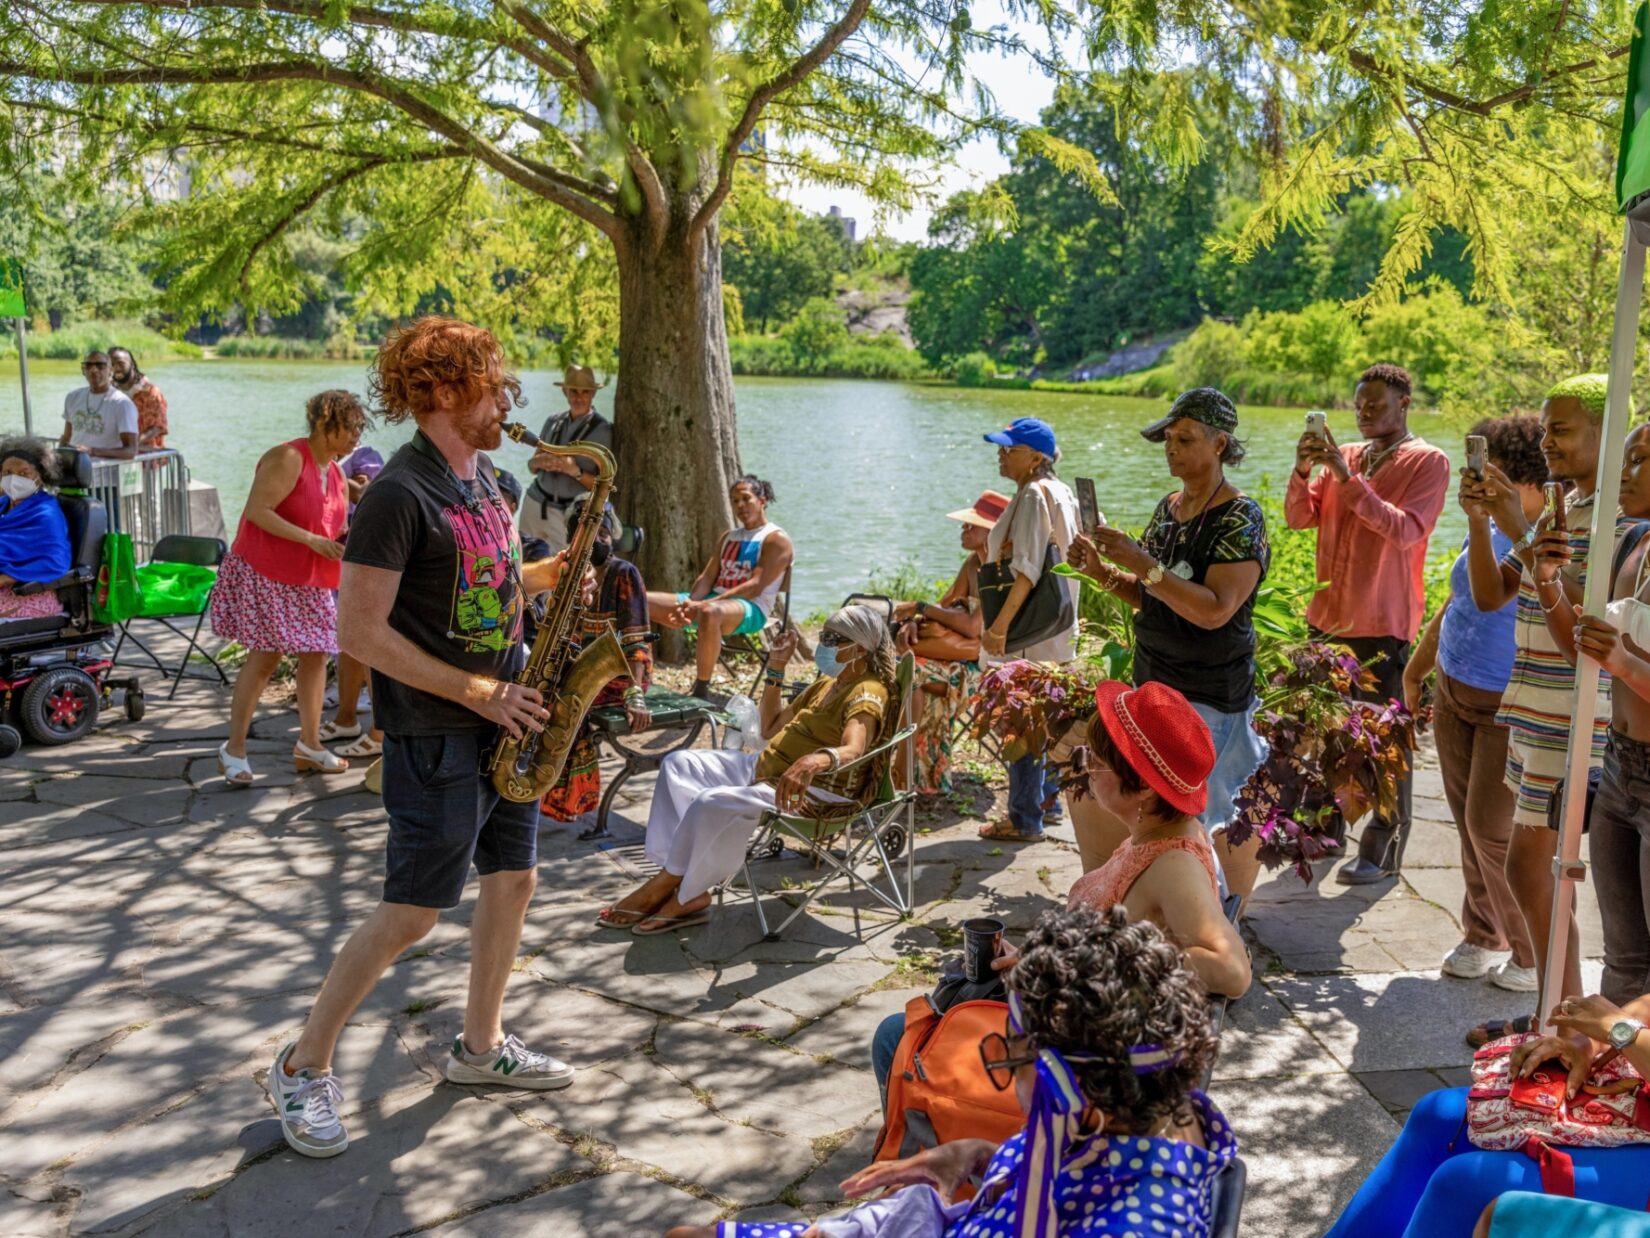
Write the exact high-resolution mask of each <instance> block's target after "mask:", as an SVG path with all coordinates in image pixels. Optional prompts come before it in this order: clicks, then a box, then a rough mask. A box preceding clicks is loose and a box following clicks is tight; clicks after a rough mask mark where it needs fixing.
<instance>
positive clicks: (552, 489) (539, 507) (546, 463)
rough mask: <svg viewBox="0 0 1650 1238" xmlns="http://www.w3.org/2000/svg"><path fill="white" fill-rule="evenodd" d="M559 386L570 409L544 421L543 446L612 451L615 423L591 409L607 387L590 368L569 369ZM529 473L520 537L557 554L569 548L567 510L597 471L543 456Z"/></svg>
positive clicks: (574, 461) (568, 459)
mask: <svg viewBox="0 0 1650 1238" xmlns="http://www.w3.org/2000/svg"><path fill="white" fill-rule="evenodd" d="M556 385H557V386H559V387H560V388H561V389H562V392H563V393H564V394H565V395H566V396H567V409H566V411H565V412H560V413H555V414H553V415H552V416H550V417H549V418H547V419H546V420H545V423H544V428H543V429H542V430H540V431H539V440H540V441H541V442H544V443H552V444H554V445H556V446H558V447H565V446H567V445H568V444H569V443H594V444H595V445H596V446H598V447H605V448H607V449H608V450H609V451H612V450H613V423H612V422H610V421H608V420H607V418H605V417H603V416H602V415H601V414H600V413H598V412H596V411H595V409H594V408H593V407H592V405H593V404H594V402H595V399H596V392H598V391H599V390H601V388H602V387H604V386H605V385H606V384H605V383H598V382H597V381H596V375H595V374H594V373H593V372H592V371H591V369H590V367H589V366H587V365H570V366H568V367H567V370H566V372H565V373H563V375H562V380H561V382H559V383H558V384H556ZM527 467H528V469H529V470H531V472H532V474H533V484H532V485H531V486H529V487H528V488H527V493H526V495H525V496H524V497H523V500H522V504H521V519H520V524H521V535H522V537H524V538H526V537H537V538H541V539H543V541H544V542H545V543H547V544H548V545H549V547H550V553H551V554H555V553H556V552H557V551H560V550H563V549H565V548H566V546H567V509H568V508H569V507H570V506H572V503H573V500H575V499H579V498H583V497H584V496H585V495H586V494H587V493H589V490H590V487H591V486H593V485H595V482H596V465H595V463H594V462H593V461H590V460H584V459H574V458H572V457H569V456H553V455H551V454H549V453H548V452H539V453H537V454H536V455H534V457H533V458H532V459H531V460H530V461H528V463H527Z"/></svg>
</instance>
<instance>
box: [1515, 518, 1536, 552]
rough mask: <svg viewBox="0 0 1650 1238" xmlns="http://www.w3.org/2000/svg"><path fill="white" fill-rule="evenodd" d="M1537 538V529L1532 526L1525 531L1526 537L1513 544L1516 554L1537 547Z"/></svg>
mask: <svg viewBox="0 0 1650 1238" xmlns="http://www.w3.org/2000/svg"><path fill="white" fill-rule="evenodd" d="M1535 537H1536V527H1535V525H1533V524H1532V525H1530V526H1528V527H1527V528H1526V529H1525V530H1524V536H1523V537H1521V538H1519V539H1518V540H1517V541H1516V542H1514V543H1513V544H1512V548H1513V551H1514V552H1515V553H1516V552H1518V551H1520V550H1528V549H1529V548H1530V547H1531V546H1533V545H1535Z"/></svg>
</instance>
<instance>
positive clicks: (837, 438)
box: [0, 360, 1464, 611]
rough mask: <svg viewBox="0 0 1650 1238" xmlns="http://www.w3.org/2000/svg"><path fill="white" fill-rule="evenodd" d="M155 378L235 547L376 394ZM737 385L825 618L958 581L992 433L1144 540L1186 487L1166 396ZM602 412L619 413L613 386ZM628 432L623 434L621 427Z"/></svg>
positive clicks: (262, 368)
mask: <svg viewBox="0 0 1650 1238" xmlns="http://www.w3.org/2000/svg"><path fill="white" fill-rule="evenodd" d="M29 373H30V378H31V384H30V387H31V394H32V397H33V406H34V425H35V430H36V433H48V434H50V435H52V436H53V437H55V436H56V435H57V434H59V433H61V431H62V408H63V397H64V395H65V394H66V393H67V392H69V391H70V390H71V389H73V388H75V387H78V386H81V385H82V380H81V378H80V375H79V372H78V369H77V367H75V366H74V365H72V364H70V363H66V362H38V361H37V362H31V363H30V365H29ZM148 373H149V375H150V377H151V378H153V379H154V381H155V382H156V383H157V384H158V385H159V386H160V387H161V389H162V390H163V391H164V392H165V393H166V397H167V400H168V403H169V405H170V409H171V414H170V416H171V426H172V432H171V435H170V437H169V438H168V443H169V445H171V446H173V447H176V448H178V449H179V450H181V451H182V452H183V454H184V458H185V459H186V460H187V462H188V464H189V468H190V471H191V473H192V474H193V476H194V477H195V478H196V479H198V480H201V481H205V482H209V483H211V484H212V485H214V486H216V487H217V488H218V491H219V494H220V496H221V500H222V504H223V513H224V519H225V521H226V522H227V524H228V527H229V530H230V533H231V537H233V533H234V529H235V523H236V521H237V520H238V518H239V516H240V511H241V506H242V503H243V502H244V500H245V497H246V491H247V487H248V485H249V484H250V482H251V477H252V470H253V467H254V465H255V464H256V463H257V460H258V457H259V455H260V454H262V452H263V451H265V450H266V449H267V448H268V447H270V446H271V445H272V444H274V443H277V442H281V441H285V440H287V439H291V438H296V437H298V436H299V435H301V434H302V433H303V432H304V419H303V406H304V401H305V399H306V398H307V397H308V396H310V395H312V394H313V393H315V392H316V391H320V390H322V389H324V388H328V387H345V388H348V389H350V390H353V391H356V392H363V391H364V390H365V387H366V371H365V367H364V366H363V365H362V364H361V363H358V362H308V361H231V360H220V361H185V362H171V363H164V364H156V365H153V366H151V367H150V368H149V370H148ZM521 377H522V382H523V389H524V391H525V393H526V395H527V397H528V405H527V407H526V408H525V409H523V410H521V412H520V413H519V414H518V416H519V417H520V419H521V420H522V421H523V422H524V423H525V424H527V425H528V426H529V427H531V428H532V429H533V430H535V431H537V430H538V428H539V426H540V425H542V424H543V421H544V418H545V417H546V416H548V415H549V414H550V413H552V412H555V411H557V410H559V409H560V408H562V407H563V404H562V402H561V400H560V394H561V393H560V392H559V391H557V390H556V388H555V385H554V384H555V380H556V377H557V376H556V374H555V373H553V372H546V371H530V372H528V373H525V374H523V375H522V376H521ZM735 387H736V393H737V400H738V415H739V447H740V452H741V455H742V458H743V461H744V464H745V467H746V468H747V469H749V470H750V471H752V472H755V473H758V474H760V475H761V476H763V477H766V478H768V479H769V480H771V481H772V482H773V484H774V488H775V490H776V491H777V492H778V496H779V499H778V502H777V503H775V504H774V506H773V507H772V508H771V509H770V514H771V516H772V518H773V519H774V520H775V521H776V522H778V523H779V524H780V525H782V526H783V527H784V528H785V529H786V530H788V531H789V532H790V534H791V536H792V538H793V539H794V540H795V542H796V546H797V560H796V569H795V576H794V578H795V589H796V595H797V605H798V606H799V607H800V608H801V609H802V610H803V611H812V610H815V609H818V608H821V607H827V606H830V605H831V604H833V603H834V602H837V601H840V599H841V598H842V597H843V595H845V594H847V593H850V592H853V591H854V590H856V589H861V588H863V587H864V586H865V583H866V580H867V578H868V577H869V575H870V574H871V573H872V572H883V573H886V572H891V571H893V570H895V569H897V568H899V567H901V566H902V565H903V564H906V563H911V564H914V565H915V566H916V568H917V569H918V570H919V571H920V572H921V573H922V574H923V575H924V576H925V577H927V578H929V579H940V578H946V579H949V578H950V576H951V575H952V574H953V573H954V572H955V570H956V565H957V562H958V559H959V556H960V552H959V550H958V547H957V525H956V524H955V523H954V522H952V521H949V520H946V519H945V518H944V517H945V513H946V512H948V511H953V510H955V509H957V508H960V507H964V506H967V505H968V504H969V503H971V502H972V501H973V500H974V498H975V497H976V496H977V495H978V494H979V492H980V491H981V490H983V489H986V488H987V487H990V488H994V489H1004V488H1005V484H1004V483H1003V482H1002V480H1001V479H1000V478H998V477H997V474H996V451H995V449H994V448H993V447H991V446H990V445H989V444H987V443H985V442H982V441H981V439H980V435H981V434H983V433H984V432H986V431H988V430H994V429H997V428H999V427H1001V426H1003V425H1005V424H1006V423H1007V422H1009V421H1010V420H1012V419H1013V418H1015V417H1018V416H1036V417H1041V418H1043V419H1044V420H1046V421H1048V422H1049V423H1050V424H1051V425H1052V426H1053V427H1054V429H1055V432H1056V434H1058V436H1059V440H1060V448H1061V451H1062V453H1063V455H1064V459H1063V460H1062V462H1061V465H1060V475H1061V477H1063V478H1064V479H1066V481H1067V482H1069V481H1070V480H1071V479H1072V478H1073V477H1076V476H1079V475H1081V476H1091V477H1094V478H1095V479H1096V486H1097V489H1098V491H1099V496H1100V503H1101V506H1102V508H1103V509H1104V510H1105V513H1106V516H1107V518H1108V519H1110V520H1111V521H1112V522H1113V523H1116V524H1120V525H1124V526H1127V527H1133V528H1138V527H1139V526H1140V525H1141V524H1142V523H1144V521H1145V520H1146V518H1147V517H1148V516H1149V515H1150V514H1151V510H1152V507H1153V506H1154V505H1155V504H1156V502H1157V500H1158V499H1159V498H1161V497H1162V496H1163V495H1164V494H1165V493H1167V492H1168V491H1169V490H1170V489H1171V488H1172V486H1173V479H1172V478H1170V477H1169V475H1168V472H1167V470H1166V469H1165V468H1164V465H1163V455H1162V449H1161V448H1160V447H1157V446H1154V445H1153V444H1150V443H1147V442H1145V441H1144V440H1142V439H1141V438H1140V436H1139V428H1140V427H1141V426H1142V425H1145V424H1146V423H1147V422H1149V421H1151V420H1152V419H1153V418H1155V417H1156V416H1159V415H1161V412H1162V409H1163V408H1164V404H1163V402H1161V401H1157V400H1131V399H1123V398H1110V397H1095V396H1085V395H1063V394H1054V393H1042V392H1027V391H975V390H963V389H960V388H950V387H928V386H918V385H911V384H904V383H876V382H854V381H846V380H844V381H836V380H823V379H772V378H741V379H739V380H738V381H737V382H736V384H735ZM596 404H597V407H598V408H599V409H601V411H602V412H604V413H608V414H611V411H612V390H611V388H609V389H608V390H605V391H603V392H601V393H600V394H599V395H598V397H597V401H596ZM1330 424H1331V427H1332V428H1333V429H1334V430H1335V431H1336V432H1337V437H1338V438H1340V439H1341V441H1343V442H1344V441H1349V440H1351V439H1353V438H1355V437H1356V431H1355V430H1354V428H1353V423H1352V414H1351V413H1350V412H1340V413H1331V414H1330ZM22 427H23V410H22V399H21V396H20V393H19V385H18V381H17V367H16V363H15V362H12V363H9V364H8V365H0V431H4V432H7V433H16V432H18V431H20V430H21V429H22ZM1300 428H1301V414H1300V412H1299V411H1298V410H1288V409H1268V408H1245V409H1243V410H1242V430H1241V432H1242V434H1243V435H1244V437H1245V438H1246V439H1247V440H1248V443H1249V458H1248V460H1247V461H1246V462H1245V463H1244V465H1243V466H1242V467H1241V468H1239V469H1237V470H1235V471H1234V472H1233V473H1232V478H1233V480H1234V482H1236V484H1237V485H1239V486H1240V487H1242V488H1244V489H1247V490H1250V491H1254V490H1258V489H1259V488H1260V486H1261V485H1262V482H1263V479H1270V484H1271V487H1272V490H1273V493H1275V494H1277V495H1278V496H1279V497H1280V498H1281V496H1282V492H1283V487H1284V484H1285V482H1286V480H1287V477H1288V470H1289V468H1290V467H1291V464H1292V462H1293V459H1294V443H1295V440H1296V439H1297V438H1298V437H1299V435H1300ZM1414 428H1415V429H1416V430H1417V432H1419V433H1421V434H1422V435H1424V436H1426V437H1428V438H1430V439H1432V441H1433V442H1435V443H1437V444H1438V445H1439V446H1441V447H1443V448H1444V449H1445V450H1447V451H1449V452H1450V454H1451V455H1452V457H1453V456H1458V455H1459V454H1460V443H1459V441H1458V436H1457V435H1456V434H1455V433H1453V432H1451V431H1446V430H1445V429H1443V428H1442V427H1441V426H1438V427H1436V428H1434V426H1433V425H1432V423H1431V419H1430V418H1427V417H1418V418H1416V419H1415V421H1414ZM410 432H411V431H410V429H409V428H406V427H388V426H384V427H379V428H377V429H374V430H369V431H368V432H367V434H366V436H365V441H366V442H368V443H370V444H372V445H373V446H375V447H377V448H378V449H379V450H380V451H383V452H384V453H385V454H386V455H388V454H389V452H390V451H392V450H393V449H394V448H395V447H396V446H398V445H399V444H400V443H402V442H404V441H405V440H406V438H407V437H408V436H409V435H410ZM617 432H618V433H620V434H623V433H624V426H623V424H622V423H620V424H618V426H617ZM529 454H530V453H529V452H528V451H527V449H526V448H524V447H520V446H517V445H516V444H514V443H510V442H506V443H505V444H504V447H503V448H502V450H501V451H500V452H499V453H498V460H499V463H501V464H503V465H504V466H505V467H507V468H510V469H513V470H514V471H516V473H517V475H518V476H521V477H522V478H523V479H524V480H525V477H526V463H527V457H528V455H529ZM624 483H625V484H627V485H637V484H641V483H639V482H638V481H636V480H635V479H630V478H627V479H624ZM1463 532H1464V520H1463V518H1462V516H1461V512H1460V509H1459V507H1457V506H1456V504H1455V503H1454V502H1450V503H1449V504H1447V505H1446V507H1445V509H1444V514H1443V518H1442V520H1441V522H1440V525H1439V528H1438V530H1437V532H1435V533H1434V535H1433V549H1434V551H1435V552H1436V551H1437V550H1438V549H1439V548H1440V547H1443V546H1446V545H1454V544H1456V543H1458V542H1459V540H1460V538H1461V536H1462V534H1463ZM650 583H652V582H650ZM659 583H660V584H661V585H662V584H664V583H667V582H659ZM668 583H671V584H676V585H679V586H682V587H685V586H686V584H687V582H686V581H677V582H668Z"/></svg>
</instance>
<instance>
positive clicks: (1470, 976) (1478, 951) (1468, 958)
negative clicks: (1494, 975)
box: [1441, 941, 1510, 980]
mask: <svg viewBox="0 0 1650 1238" xmlns="http://www.w3.org/2000/svg"><path fill="white" fill-rule="evenodd" d="M1509 957H1510V956H1509V955H1507V954H1505V953H1501V952H1498V951H1495V950H1486V949H1484V947H1482V946H1475V945H1473V944H1472V943H1471V942H1470V941H1463V942H1462V943H1461V944H1460V945H1458V946H1456V947H1455V949H1453V950H1451V951H1450V952H1449V953H1448V954H1446V955H1445V956H1444V965H1443V967H1442V969H1441V970H1442V971H1443V973H1444V975H1446V976H1454V977H1456V978H1457V979H1460V980H1477V979H1478V977H1480V976H1482V975H1484V974H1485V973H1487V972H1488V971H1489V970H1490V968H1492V967H1494V966H1495V965H1496V964H1497V963H1499V962H1501V961H1503V960H1504V959H1507V958H1509Z"/></svg>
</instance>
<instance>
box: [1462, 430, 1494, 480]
mask: <svg viewBox="0 0 1650 1238" xmlns="http://www.w3.org/2000/svg"><path fill="white" fill-rule="evenodd" d="M1488 456H1489V442H1488V440H1487V439H1485V438H1484V436H1483V435H1482V434H1469V435H1467V470H1468V471H1469V472H1470V473H1471V474H1472V475H1473V478H1474V480H1477V481H1483V480H1484V463H1485V461H1486V460H1487V459H1488Z"/></svg>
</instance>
